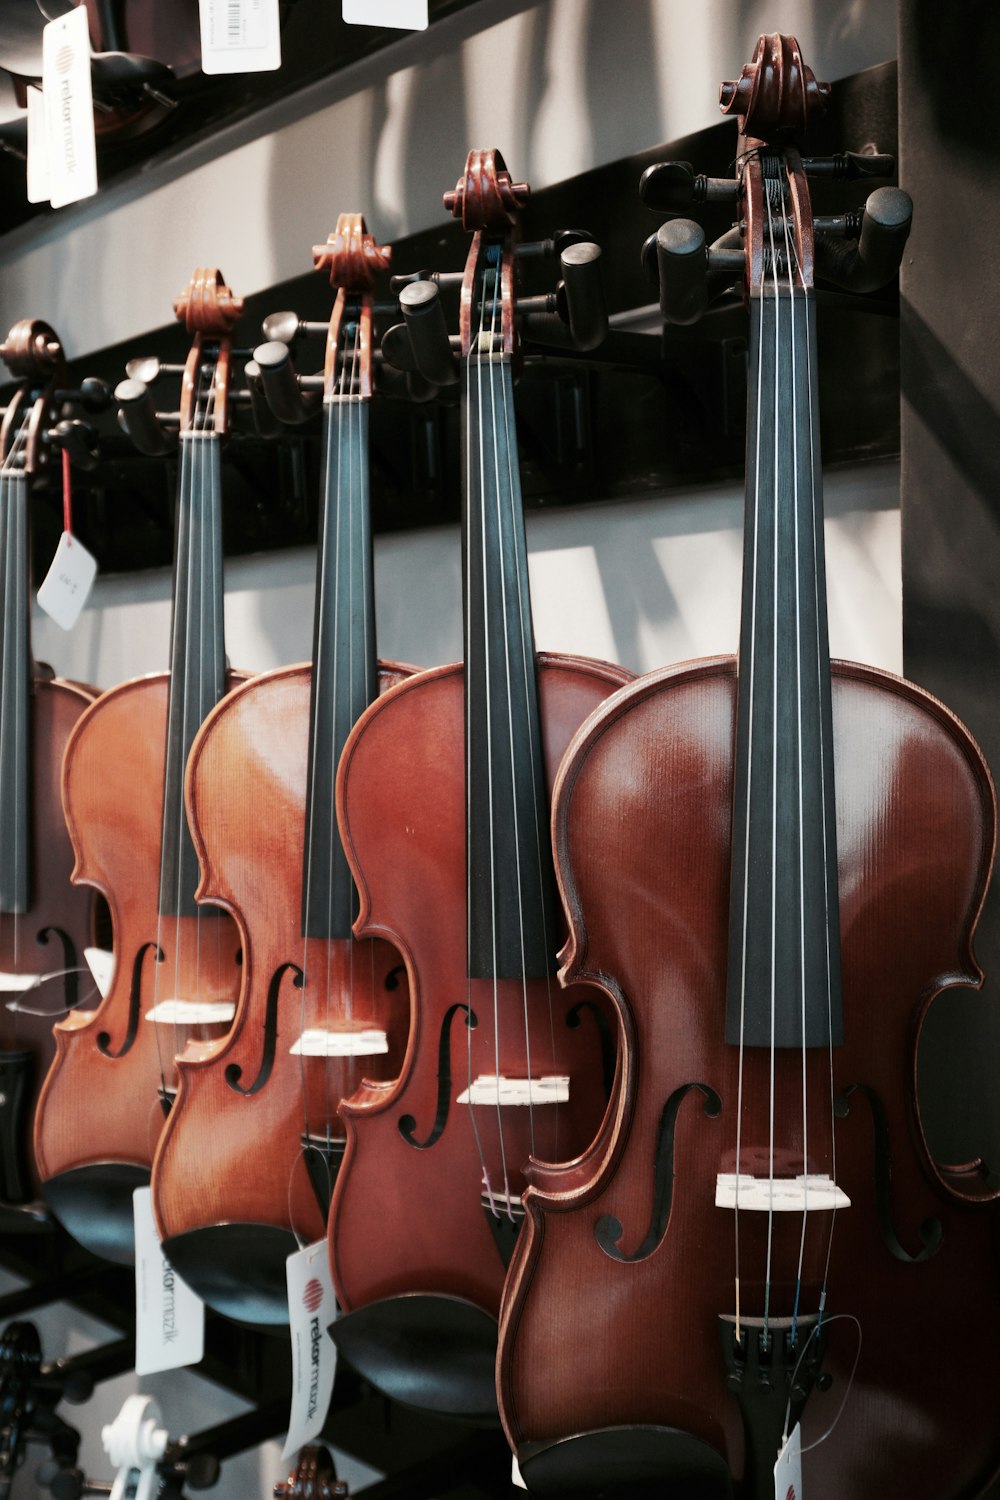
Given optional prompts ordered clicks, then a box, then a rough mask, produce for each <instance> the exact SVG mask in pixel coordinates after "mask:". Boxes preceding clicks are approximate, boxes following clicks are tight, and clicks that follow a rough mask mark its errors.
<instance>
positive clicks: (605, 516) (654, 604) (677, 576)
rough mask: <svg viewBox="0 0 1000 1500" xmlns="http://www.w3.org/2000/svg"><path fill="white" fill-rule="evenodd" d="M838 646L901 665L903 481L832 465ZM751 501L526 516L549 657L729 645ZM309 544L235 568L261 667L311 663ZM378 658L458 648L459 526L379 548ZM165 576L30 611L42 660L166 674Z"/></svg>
mask: <svg viewBox="0 0 1000 1500" xmlns="http://www.w3.org/2000/svg"><path fill="white" fill-rule="evenodd" d="M825 496H826V512H827V528H826V532H827V551H828V569H829V610H830V636H831V649H832V650H833V652H834V654H835V655H840V656H846V657H850V658H852V659H854V660H857V661H865V662H870V663H871V664H873V665H875V666H883V667H889V668H891V669H892V670H893V671H899V670H900V663H901V659H902V641H901V624H900V621H901V583H900V562H899V471H898V466H897V465H896V464H892V463H889V464H877V465H867V466H865V467H862V468H857V469H848V470H840V471H834V472H832V473H830V474H828V475H827V478H826V483H825ZM742 524H743V496H742V491H741V490H738V489H737V488H736V487H735V486H730V487H725V488H722V487H716V488H712V489H707V490H691V491H674V492H671V493H669V494H667V495H665V496H661V497H658V498H654V499H649V500H629V501H624V502H619V503H616V504H613V505H611V504H609V505H599V504H598V505H590V506H586V507H582V506H581V507H579V508H573V509H559V510H550V511H534V512H532V513H531V514H530V515H529V517H528V521H527V530H528V549H529V567H530V572H531V586H532V609H533V613H534V621H535V638H536V644H537V645H538V647H539V649H543V650H552V651H576V652H582V653H584V654H585V655H591V656H599V657H604V658H607V659H610V660H613V661H619V662H621V663H623V664H624V665H625V666H628V667H631V668H632V669H633V670H635V671H638V672H644V671H649V670H651V669H652V668H653V667H658V666H663V665H665V664H666V663H668V662H673V661H684V660H686V659H687V658H688V657H692V656H708V655H711V654H713V653H715V652H718V651H734V650H735V649H736V637H737V631H738V611H739V595H740V558H741V552H740V548H741V539H742ZM315 566H316V558H315V552H314V551H313V550H311V549H302V550H296V551H293V552H283V553H271V554H265V555H261V556H256V557H248V558H235V559H233V560H232V561H230V562H229V563H228V564H227V567H226V647H227V651H228V654H229V658H230V660H231V661H232V663H233V665H234V666H237V667H240V668H243V669H245V670H247V671H253V672H259V671H263V670H265V669H266V668H268V667H273V666H281V665H284V664H286V663H290V662H296V661H304V660H306V659H308V656H309V653H310V651H311V649H312V609H313V580H314V573H315ZM375 585H376V613H377V628H378V643H379V652H380V654H381V655H382V656H384V657H387V658H390V659H396V660H401V661H408V662H412V663H415V664H416V665H419V666H434V665H437V664H439V663H441V662H447V661H455V660H458V659H459V658H460V657H461V654H462V630H461V625H462V620H461V612H462V586H461V566H460V542H459V532H458V528H457V527H439V528H433V529H430V530H426V531H407V532H396V533H393V534H390V535H387V536H380V537H378V538H377V539H376V546H375ZM169 631H170V574H169V572H168V571H157V572H151V573H140V574H134V575H121V576H118V577H114V578H108V579H98V581H97V583H96V584H95V586H94V592H93V594H92V595H91V599H90V601H89V603H88V605H87V607H86V608H85V610H84V612H83V614H82V615H81V617H80V621H79V623H78V624H77V626H76V627H75V629H74V630H73V631H72V632H71V633H69V634H66V633H64V632H63V631H61V630H60V629H59V628H58V627H57V626H55V625H54V624H53V623H52V622H51V620H48V619H47V618H46V617H45V616H44V615H42V614H41V612H40V611H39V610H38V609H37V607H36V610H35V619H34V624H33V636H34V644H35V652H36V655H37V656H38V657H39V658H40V659H42V660H43V661H48V662H49V663H50V664H51V665H52V666H53V667H54V668H55V669H56V670H57V671H58V672H59V673H60V674H62V675H63V676H68V677H75V678H78V679H81V680H82V681H84V682H91V683H93V684H94V685H95V686H97V687H102V688H106V687H111V686H112V685H113V684H114V683H116V682H121V681H123V680H124V679H126V678H128V677H134V676H138V675H139V674H140V673H142V672H152V671H160V670H162V669H163V668H165V667H166V665H167V657H168V645H169Z"/></svg>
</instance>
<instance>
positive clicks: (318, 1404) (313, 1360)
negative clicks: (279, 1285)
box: [281, 1239, 337, 1459]
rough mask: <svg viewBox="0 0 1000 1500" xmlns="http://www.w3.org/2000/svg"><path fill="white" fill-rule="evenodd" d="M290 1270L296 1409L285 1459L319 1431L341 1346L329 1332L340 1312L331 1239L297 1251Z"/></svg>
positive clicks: (287, 1268)
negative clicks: (329, 1249)
mask: <svg viewBox="0 0 1000 1500" xmlns="http://www.w3.org/2000/svg"><path fill="white" fill-rule="evenodd" d="M285 1273H286V1276H287V1280H288V1324H289V1332H290V1333H291V1336H292V1408H291V1411H290V1413H289V1416H288V1436H287V1437H286V1439H285V1446H284V1448H283V1449H282V1452H281V1457H282V1458H283V1459H285V1458H291V1456H292V1454H293V1453H295V1452H297V1450H298V1449H299V1448H302V1447H304V1446H305V1444H306V1443H311V1442H312V1441H313V1439H314V1438H316V1437H318V1436H319V1432H320V1429H321V1428H322V1426H323V1423H324V1422H325V1421H326V1413H327V1410H328V1408H329V1405H330V1397H331V1396H332V1395H333V1377H334V1375H335V1374H336V1373H337V1346H336V1344H335V1343H334V1342H333V1340H332V1339H331V1338H330V1336H329V1334H328V1333H327V1331H326V1330H327V1329H328V1328H329V1326H330V1324H331V1323H332V1322H333V1321H334V1319H335V1318H336V1316H337V1302H336V1299H335V1297H334V1294H333V1282H332V1281H331V1279H330V1259H329V1255H328V1254H327V1244H326V1240H325V1239H324V1240H317V1241H316V1243H315V1244H314V1245H307V1246H306V1248H305V1249H304V1250H296V1252H295V1254H294V1255H290V1256H289V1257H288V1260H287V1261H286V1262H285Z"/></svg>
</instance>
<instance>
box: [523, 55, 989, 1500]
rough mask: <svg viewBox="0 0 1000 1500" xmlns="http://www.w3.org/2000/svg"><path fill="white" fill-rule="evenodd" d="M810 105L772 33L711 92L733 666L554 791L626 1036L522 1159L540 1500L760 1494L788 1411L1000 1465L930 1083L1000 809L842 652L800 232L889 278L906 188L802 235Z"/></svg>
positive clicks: (597, 967) (816, 1481)
mask: <svg viewBox="0 0 1000 1500" xmlns="http://www.w3.org/2000/svg"><path fill="white" fill-rule="evenodd" d="M822 95H823V86H818V85H816V83H815V80H814V79H813V78H812V75H811V73H810V72H809V70H808V69H807V68H805V66H804V64H803V62H802V59H801V56H800V54H799V51H798V47H797V44H796V43H795V42H794V40H793V39H791V38H782V37H779V36H774V37H767V38H762V39H761V42H760V43H759V45H758V53H757V57H756V58H755V61H754V64H753V65H751V67H749V68H748V69H745V70H744V75H743V78H742V80H741V81H740V83H739V84H738V85H726V86H724V95H723V97H724V99H725V100H728V101H730V102H731V103H733V104H734V107H736V108H737V109H738V110H739V112H740V114H741V116H744V117H746V116H747V115H748V114H749V116H750V117H749V118H743V119H742V120H741V125H742V126H743V135H744V139H743V140H742V141H741V146H742V148H743V151H742V154H741V157H740V194H739V203H740V209H739V217H740V218H742V220H743V222H744V224H745V239H746V254H747V265H748V280H749V299H748V301H749V315H750V348H749V366H750V374H751V391H752V397H751V403H750V412H749V422H748V432H749V434H750V438H749V442H748V454H747V520H746V534H745V547H744V559H745V566H744V590H743V614H742V622H741V634H740V649H739V658H738V668H737V663H736V662H735V661H733V660H732V659H729V658H719V659H714V660H709V661H704V662H696V663H689V664H686V665H682V666H678V667H668V668H665V669H664V670H662V671H660V672H656V673H653V674H651V675H650V676H648V677H645V678H643V679H641V680H640V681H638V682H636V683H635V684H633V685H632V686H630V687H628V688H626V689H624V690H623V691H622V692H620V693H618V694H616V695H615V697H613V698H612V699H609V700H608V702H607V703H605V704H604V705H603V706H602V707H601V709H600V710H598V712H597V713H596V714H595V715H594V717H593V719H592V720H591V721H590V723H589V724H588V725H586V726H585V727H584V728H583V729H582V730H581V732H580V734H579V735H578V736H577V738H576V739H575V741H574V742H573V744H572V746H571V747H570V750H569V752H568V755H567V758H566V760H565V762H564V764H563V767H562V770H561V772H560V777H559V781H558V784H557V787H556V791H555V794H554V808H553V816H554V828H555V841H556V864H557V870H558V874H559V880H560V886H561V890H562V894H563V899H564V904H565V907H566V910H567V912H568V915H569V923H570V939H569V943H568V945H567V948H566V952H565V955H564V956H565V967H564V969H563V971H562V972H563V977H564V978H565V979H566V980H567V981H584V982H588V983H590V984H592V985H596V986H599V987H600V989H601V991H602V992H604V993H606V994H607V995H608V996H610V997H611V998H612V999H613V1001H614V1003H615V1006H616V1008H617V1012H618V1023H619V1031H620V1036H621V1042H622V1049H623V1051H622V1067H621V1069H620V1072H619V1074H618V1077H617V1079H616V1085H615V1093H614V1099H613V1103H612V1108H611V1110H610V1111H609V1114H608V1116H607V1118H606V1120H605V1123H604V1127H603V1128H602V1130H601V1131H600V1132H599V1134H598V1135H597V1136H596V1137H595V1139H594V1140H593V1142H592V1144H591V1145H590V1146H589V1148H588V1149H587V1150H586V1151H585V1152H584V1153H583V1155H582V1157H581V1159H580V1160H579V1161H578V1162H575V1163H569V1164H565V1165H559V1166H554V1167H546V1166H544V1165H541V1164H533V1165H532V1168H531V1171H530V1177H531V1186H530V1188H529V1189H528V1191H527V1192H526V1195H525V1212H526V1223H525V1228H524V1230H523V1231H522V1235H521V1238H520V1240H519V1243H518V1245H517V1247H516V1250H515V1255H514V1260H513V1262H512V1266H511V1274H510V1279H509V1281H508V1285H507V1290H506V1293H505V1298H504V1309H503V1314H502V1320H501V1339H500V1349H499V1357H498V1390H499V1399H500V1406H501V1414H502V1417H503V1420H504V1423H505V1427H506V1429H507V1432H508V1436H509V1438H510V1441H511V1444H512V1446H513V1447H514V1449H515V1451H516V1452H517V1453H518V1455H519V1457H520V1459H521V1463H522V1470H523V1472H524V1474H525V1478H526V1481H527V1483H528V1485H529V1487H531V1488H532V1490H533V1491H534V1492H537V1493H555V1492H556V1490H557V1489H558V1486H559V1484H560V1483H563V1484H565V1483H566V1482H567V1480H568V1479H569V1480H571V1481H574V1482H575V1487H576V1491H577V1493H581V1494H590V1493H594V1492H596V1490H597V1489H599V1488H600V1486H601V1485H604V1486H609V1487H611V1488H614V1486H615V1485H622V1484H627V1483H628V1482H629V1481H630V1480H633V1481H634V1480H635V1478H636V1476H637V1475H639V1474H641V1473H644V1472H645V1473H653V1474H655V1475H656V1476H657V1479H658V1481H659V1482H661V1483H663V1484H664V1485H669V1483H670V1482H671V1481H674V1482H676V1483H680V1482H681V1480H682V1479H683V1480H685V1481H688V1482H692V1483H695V1482H697V1483H699V1484H701V1485H703V1486H704V1489H699V1490H698V1493H705V1494H712V1495H719V1496H724V1495H729V1494H733V1493H735V1494H738V1495H740V1496H742V1497H746V1500H751V1497H752V1500H762V1497H766V1496H768V1495H771V1494H773V1493H774V1481H773V1478H772V1469H773V1465H774V1462H775V1458H776V1456H777V1452H778V1447H779V1444H780V1442H781V1438H782V1433H783V1431H786V1430H787V1426H788V1425H794V1423H795V1422H796V1421H800V1422H801V1428H802V1441H803V1448H804V1449H806V1450H807V1451H806V1452H805V1453H804V1458H803V1480H804V1490H805V1493H806V1494H808V1495H810V1496H814V1497H815V1496H820V1497H822V1500H843V1497H844V1496H848V1495H849V1496H851V1497H852V1500H867V1497H871V1500H875V1497H876V1496H884V1495H887V1494H894V1495H895V1494H899V1495H904V1494H905V1495H906V1496H907V1497H908V1500H918V1497H919V1500H947V1497H959V1496H972V1495H974V1494H978V1493H980V1491H981V1488H982V1487H983V1486H984V1485H985V1484H986V1483H987V1482H988V1480H989V1478H990V1477H991V1475H992V1474H993V1473H994V1471H995V1469H996V1467H997V1463H998V1460H1000V1437H998V1431H1000V1429H998V1424H997V1415H998V1406H1000V1402H998V1398H997V1395H996V1388H995V1384H994V1382H993V1381H992V1380H991V1378H990V1374H989V1369H990V1366H989V1362H988V1355H987V1353H986V1351H987V1350H988V1349H989V1348H990V1347H991V1346H992V1344H993V1341H994V1339H995V1337H996V1334H997V1331H998V1328H1000V1278H998V1275H997V1270H998V1262H997V1216H996V1197H997V1191H996V1187H995V1185H993V1184H992V1183H991V1181H990V1180H989V1178H988V1175H987V1174H986V1172H985V1170H984V1169H983V1168H982V1166H981V1164H980V1163H973V1164H970V1165H967V1166H964V1167H960V1168H953V1169H948V1168H944V1167H942V1166H940V1165H939V1164H937V1163H936V1162H934V1161H933V1160H932V1159H931V1157H930V1155H929V1152H928V1150H927V1144H926V1141H925V1138H924V1134H923V1130H922V1127H921V1123H920V1107H919V1100H918V1098H917V1094H916V1084H915V1075H916V1049H917V1046H918V1042H919V1037H920V1030H921V1025H922V1022H923V1019H924V1016H925V1015H926V1013H927V1010H928V1008H929V1006H930V1004H931V1003H932V1001H933V1000H934V999H935V997H936V996H937V995H938V993H939V992H940V991H941V990H943V989H945V988H947V987H949V986H952V985H977V984H978V983H979V982H980V981H981V975H980V972H979V970H978V968H977V966H976V963H975V960H974V958H973V956H972V950H971V934H972V931H973V928H974V926H975V922H976V919H977V917H978V914H979V910H980V907H981V905H982V901H983V896H984V892H985V888H986V883H987V880H988V877H989V873H990V868H991V863H992V858H993V851H994V840H995V825H996V809H995V798H994V792H993V786H992V782H991V779H990V775H989V771H988V769H987V766H986V764H985V762H984V760H983V757H982V755H981V753H980V751H979V749H978V747H977V746H976V744H975V743H974V741H973V740H972V738H971V736H970V735H969V733H968V731H967V730H966V729H965V728H964V726H963V725H962V724H961V723H960V722H959V721H958V720H957V719H956V718H955V717H954V715H953V714H951V713H950V712H949V710H948V709H947V708H946V707H945V706H944V705H943V704H941V703H939V702H938V701H937V700H936V699H934V698H932V697H931V696H930V695H929V694H927V693H925V692H923V691H922V690H921V689H920V688H918V687H916V686H914V685H913V684H912V683H908V682H905V681H903V680H901V679H899V678H897V677H893V676H891V675H890V674H888V673H885V672H881V671H878V670H876V669H874V668H871V667H865V666H858V665H854V664H849V663H834V664H833V669H832V673H831V670H830V664H829V660H828V649H827V640H826V598H825V580H824V567H823V532H822V506H821V494H820V479H819V452H818V432H817V422H816V368H815V366H816V350H815V341H814V327H813V297H812V267H813V261H814V249H815V250H816V253H817V255H819V254H823V255H824V261H823V264H824V268H825V272H826V273H827V274H830V275H831V279H835V280H840V281H841V282H842V283H845V284H847V285H854V286H856V285H858V284H862V283H864V284H874V281H876V280H877V279H878V277H879V276H881V278H882V279H883V280H885V279H888V277H889V276H891V274H892V270H893V265H894V263H898V256H899V253H900V252H901V246H902V239H903V238H905V230H906V226H907V225H908V213H909V208H908V204H907V203H905V202H903V201H901V200H903V199H905V195H902V194H899V193H898V190H882V191H883V192H885V191H889V192H890V193H891V194H893V195H894V196H891V197H890V198H888V199H885V198H883V199H881V200H879V199H878V194H877V193H876V194H872V195H871V197H869V199H868V202H867V205H866V209H865V222H864V225H863V227H862V229H861V235H860V238H859V239H858V240H857V242H853V241H852V238H851V235H850V231H849V230H848V232H847V237H846V239H842V241H841V243H840V245H839V246H838V248H837V251H836V252H835V253H832V254H827V252H826V251H819V249H818V246H815V247H814V243H813V233H812V230H813V226H812V221H811V216H810V211H809V197H808V186H807V182H806V176H805V173H804V171H803V167H802V161H801V158H800V157H799V155H798V153H797V151H796V150H795V149H794V148H793V147H792V146H790V145H788V143H787V136H786V134H785V130H786V129H787V128H788V127H789V126H794V127H796V128H801V125H802V124H803V123H804V119H805V116H806V113H807V111H808V109H809V108H811V107H812V102H813V101H817V100H819V99H821V98H822ZM779 106H780V113H779ZM761 137H766V138H767V140H766V143H765V141H764V140H763V139H761ZM875 200H878V201H875ZM665 230H667V231H668V232H667V233H666V235H665V238H664V240H663V242H662V245H661V248H662V250H663V254H661V256H660V267H661V275H672V274H673V268H672V267H671V263H670V260H671V256H672V255H678V254H684V255H690V254H692V253H695V254H698V255H699V256H700V259H701V274H702V276H704V274H705V273H706V272H707V271H709V270H712V269H713V264H712V255H713V252H712V251H711V250H699V249H698V246H697V243H696V242H697V235H698V234H699V233H700V231H699V230H698V229H697V226H695V225H692V224H688V225H687V226H684V225H681V226H680V227H679V228H678V227H677V226H676V225H674V226H665ZM817 232H818V231H817ZM661 233H662V232H661ZM842 233H843V231H842ZM679 246H681V247H682V248H681V249H680V250H679V249H678V247H679ZM692 246H694V250H693V251H692V248H691V247H692ZM726 253H727V254H728V246H727V247H726ZM721 263H722V264H724V261H723V262H721ZM719 264H720V262H718V261H717V262H716V267H715V268H718V266H719ZM687 272H688V267H686V266H685V267H682V268H681V270H680V271H679V272H678V274H679V275H680V276H682V277H683V276H686V275H687ZM691 289H692V283H691V282H690V281H689V282H688V283H687V286H686V291H685V294H684V297H685V298H686V297H687V294H688V293H689V292H690V291H691ZM671 296H672V293H671V292H670V290H669V289H665V293H664V302H665V304H666V305H667V306H668V307H669V306H670V304H671ZM683 300H684V299H682V301H683ZM685 315H686V314H685ZM973 1309H974V1311H973ZM970 1315H971V1316H972V1317H973V1318H974V1322H975V1329H976V1332H975V1335H974V1338H973V1339H972V1344H973V1345H974V1346H975V1347H973V1348H970V1347H969V1345H968V1344H967V1343H966V1344H965V1345H964V1347H963V1357H962V1359H961V1360H959V1361H956V1360H955V1359H954V1358H953V1350H954V1338H955V1334H956V1331H957V1330H958V1329H959V1328H961V1327H963V1326H967V1318H968V1317H969V1316H970ZM581 1330H584V1331H583V1333H581ZM624 1427H627V1428H628V1443H627V1444H623V1443H622V1441H621V1431H620V1430H621V1429H622V1428H624ZM602 1493H603V1490H602Z"/></svg>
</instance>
